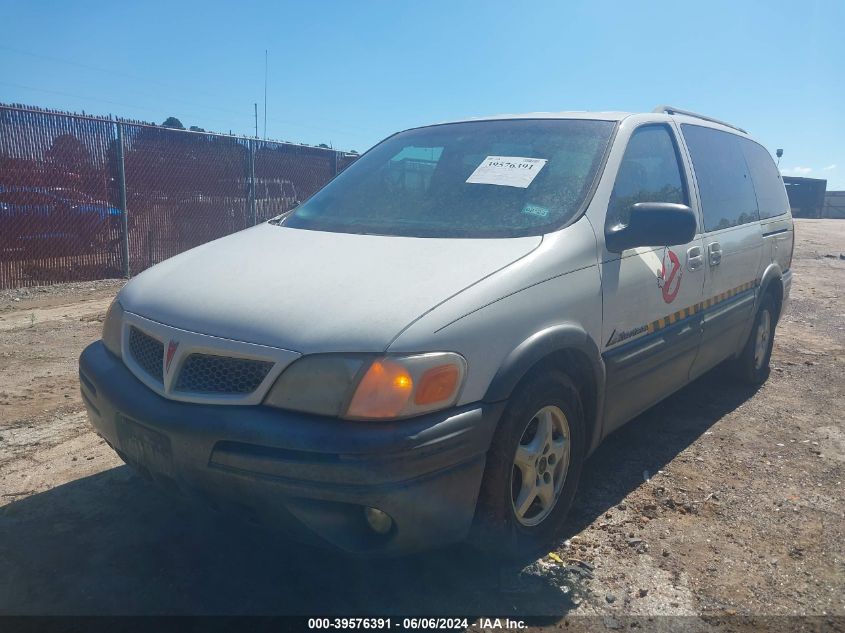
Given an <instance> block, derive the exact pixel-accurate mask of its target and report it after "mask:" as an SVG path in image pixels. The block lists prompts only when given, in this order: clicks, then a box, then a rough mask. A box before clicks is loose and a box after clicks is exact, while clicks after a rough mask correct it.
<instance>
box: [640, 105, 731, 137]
mask: <svg viewBox="0 0 845 633" xmlns="http://www.w3.org/2000/svg"><path fill="white" fill-rule="evenodd" d="M652 112H662V113H666V114H683V115H685V116H691V117H694V118H696V119H702V120H704V121H710V122H711V123H718V124H719V125H724V126H726V127H729V128H732V129H734V130H739V131H740V132H742V133H743V134H748V132H747V131H746V130H743V129H742V128H741V127H739V126H737V125H731V124H730V123H725V122H724V121H720V120H719V119H714V118H713V117H709V116H704V115H703V114H698V113H697V112H690V111H689V110H681V109H680V108H675V107H673V106H668V105H661V106H657V107H656V108H655V109H654V110H652Z"/></svg>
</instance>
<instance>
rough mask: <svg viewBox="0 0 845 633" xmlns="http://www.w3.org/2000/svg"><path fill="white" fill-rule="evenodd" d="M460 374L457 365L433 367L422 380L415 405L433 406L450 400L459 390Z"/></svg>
mask: <svg viewBox="0 0 845 633" xmlns="http://www.w3.org/2000/svg"><path fill="white" fill-rule="evenodd" d="M459 379H460V372H459V371H458V368H457V367H456V366H455V365H441V366H440V367H432V368H431V369H429V370H428V371H426V372H425V373H424V374H423V375H422V377H421V378H420V381H419V384H418V385H417V392H416V393H415V394H414V404H433V403H435V402H442V401H444V400H449V399H451V398H452V396H454V395H455V390H456V389H457V388H458V380H459Z"/></svg>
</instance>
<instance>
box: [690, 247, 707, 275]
mask: <svg viewBox="0 0 845 633" xmlns="http://www.w3.org/2000/svg"><path fill="white" fill-rule="evenodd" d="M703 265H704V258H703V257H702V256H701V247H700V246H693V247H692V248H690V249H689V250H687V269H688V270H689V271H690V272H692V271H694V270H698V269H699V268H701V267H702V266H703Z"/></svg>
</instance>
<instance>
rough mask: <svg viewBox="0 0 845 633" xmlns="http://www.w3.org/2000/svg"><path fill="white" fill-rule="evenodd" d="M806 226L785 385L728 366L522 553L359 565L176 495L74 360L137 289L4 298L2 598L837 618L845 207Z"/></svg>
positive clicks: (654, 425)
mask: <svg viewBox="0 0 845 633" xmlns="http://www.w3.org/2000/svg"><path fill="white" fill-rule="evenodd" d="M796 234H797V238H798V239H797V246H796V249H795V261H794V271H795V277H794V285H793V290H792V298H791V302H790V304H789V307H788V309H787V311H786V313H785V315H784V316H783V318H782V320H781V322H780V324H779V327H778V331H777V337H776V341H775V348H774V355H773V360H772V365H773V371H772V375H771V378H770V379H769V381H768V382H767V383H766V384H765V385H763V387H761V388H760V389H759V390H757V391H754V390H749V389H747V388H743V387H739V386H737V385H735V384H733V383H731V382H730V381H729V380H726V379H725V377H724V376H722V375H720V372H719V370H718V369H717V370H715V371H714V372H711V374H709V375H707V376H705V377H704V378H703V379H701V380H699V381H697V382H695V383H694V384H692V385H690V386H688V387H687V388H685V389H684V390H683V391H681V392H679V393H678V394H676V395H674V396H672V397H671V398H669V399H667V400H666V401H664V402H663V403H661V404H660V405H658V406H657V407H655V408H653V409H652V410H650V411H648V412H647V413H645V414H644V415H642V416H640V417H639V418H637V419H636V420H634V421H633V422H631V423H630V424H628V425H626V426H625V427H624V428H623V429H621V430H620V431H619V432H617V433H615V434H614V435H613V436H611V437H610V438H608V439H607V440H606V442H605V443H604V445H603V446H602V447H601V448H600V449H599V450H598V451H597V453H596V454H595V455H594V456H593V457H592V458H591V459H590V460H589V462H588V464H587V466H586V471H585V474H584V477H583V482H582V485H581V489H580V492H579V496H578V498H577V500H576V504H575V507H574V509H573V512H572V515H571V519H570V521H569V524H568V526H567V529H566V530H565V532H564V534H562V537H561V541H560V543H559V544H558V545H557V546H556V547H555V548H554V550H553V551H552V552H551V553H550V554H549V555H548V556H544V557H543V558H542V559H540V560H538V561H526V562H525V563H526V564H524V565H504V564H503V563H502V562H501V561H500V560H496V559H495V558H491V557H485V556H482V555H480V554H478V553H477V552H476V551H474V550H472V549H470V548H469V547H466V546H458V547H454V548H451V549H449V550H447V551H441V552H433V553H428V554H424V555H419V556H415V557H412V558H405V559H400V560H387V561H349V560H347V559H345V558H344V557H342V556H340V555H338V554H336V553H333V552H327V551H321V550H314V549H310V548H305V547H302V546H300V545H297V544H293V543H290V542H287V541H284V540H282V539H280V538H279V537H278V536H276V535H273V534H269V533H265V532H263V531H260V530H258V529H257V528H253V527H248V526H244V525H240V524H232V523H230V522H229V521H227V520H223V519H221V518H218V517H216V516H214V515H212V514H208V513H206V512H204V511H201V510H199V509H197V508H194V507H189V506H186V505H184V504H182V503H181V502H180V501H178V500H174V499H171V498H169V497H167V496H165V495H163V494H161V493H160V492H159V491H158V490H157V489H156V488H154V487H153V486H152V485H151V484H148V483H146V482H145V481H144V480H142V479H140V478H139V477H136V476H135V475H134V474H133V473H132V472H131V471H130V469H129V468H128V467H126V466H124V465H123V464H122V462H121V461H120V460H119V459H118V458H117V457H116V456H115V455H114V453H112V451H111V450H110V449H109V448H108V447H107V446H106V445H105V443H104V442H102V440H100V439H99V438H98V437H97V436H96V435H95V434H94V433H93V432H92V431H91V430H90V428H89V426H88V424H87V421H86V417H85V413H84V408H83V405H82V402H81V400H80V396H79V388H78V385H77V380H78V378H77V358H78V356H79V353H80V352H81V350H82V349H83V347H84V346H85V345H86V344H88V343H89V342H90V341H93V340H95V339H96V338H98V337H99V334H100V328H101V327H102V318H103V316H104V314H105V311H106V308H107V307H108V304H109V301H110V300H111V298H112V297H113V295H114V294H115V292H116V291H117V290H118V289H119V287H120V286H121V282H120V281H104V282H94V283H77V284H72V285H64V286H55V287H49V288H35V289H27V290H16V291H0V613H3V614H127V613H128V614H185V613H201V614H221V613H226V614H256V613H257V614H323V615H325V614H336V615H355V614H358V615H360V614H381V615H386V614H425V615H446V614H459V613H475V614H479V613H487V614H491V615H500V616H516V615H528V614H530V615H544V616H546V617H545V618H544V619H543V620H542V621H540V622H537V623H538V624H544V625H548V626H555V627H561V628H564V627H568V626H569V625H570V624H571V623H574V622H577V621H578V618H577V616H579V615H592V616H595V617H594V621H595V622H599V623H600V624H602V627H601V628H609V629H615V628H628V626H634V625H635V624H636V622H635V621H631V620H630V619H629V618H630V617H632V616H638V617H646V618H650V617H653V616H671V615H680V616H687V617H686V618H685V619H684V620H683V621H685V622H687V623H693V624H695V625H696V626H700V627H703V628H704V629H708V628H712V627H718V626H719V625H720V624H725V623H728V624H727V625H726V626H730V623H731V622H732V620H731V618H738V619H739V618H740V616H751V617H753V618H763V617H766V616H793V615H804V616H818V618H817V619H816V620H814V622H815V623H816V624H815V626H816V627H817V628H816V630H823V629H828V628H830V627H833V628H836V627H839V626H842V623H843V620H842V619H841V618H842V616H845V545H844V544H845V539H843V537H844V536H845V534H843V533H845V487H843V480H845V430H843V421H842V413H841V412H842V411H843V410H845V380H843V369H845V259H844V258H845V221H843V220H839V221H838V220H798V221H796ZM564 539H565V540H564ZM832 616H836V617H834V618H833V619H831V617H832ZM590 621H593V620H590ZM648 621H649V622H652V624H654V623H655V622H657V621H659V620H648ZM768 621H769V622H781V623H783V622H787V623H790V624H784V626H785V627H787V630H788V627H791V626H792V624H791V623H792V622H793V621H792V620H789V619H786V618H781V619H780V620H778V619H774V620H768ZM632 622H633V623H632ZM570 630H573V629H570Z"/></svg>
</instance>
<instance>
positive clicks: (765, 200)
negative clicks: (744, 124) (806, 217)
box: [737, 138, 789, 218]
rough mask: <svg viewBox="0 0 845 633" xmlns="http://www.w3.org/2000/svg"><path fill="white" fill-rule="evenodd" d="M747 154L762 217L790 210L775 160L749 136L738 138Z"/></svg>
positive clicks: (747, 161) (746, 158) (769, 216)
mask: <svg viewBox="0 0 845 633" xmlns="http://www.w3.org/2000/svg"><path fill="white" fill-rule="evenodd" d="M737 140H739V145H740V147H742V153H743V154H744V155H745V162H746V163H748V169H749V170H750V171H751V180H752V181H753V182H754V193H756V194H757V207H758V208H759V210H760V217H761V218H773V217H775V216H777V215H783V214H784V213H786V212H787V211H789V198H787V197H786V189H785V188H784V186H783V179H782V178H781V176H780V172H779V171H778V168H777V167H776V166H775V161H773V160H772V157H771V155H770V154H769V152H768V151H767V150H766V148H764V147H763V146H762V145H759V144H757V143H755V142H754V141H751V140H749V139H747V138H737Z"/></svg>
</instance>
